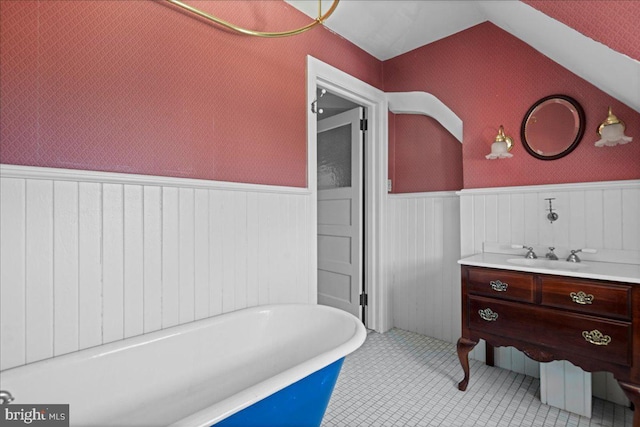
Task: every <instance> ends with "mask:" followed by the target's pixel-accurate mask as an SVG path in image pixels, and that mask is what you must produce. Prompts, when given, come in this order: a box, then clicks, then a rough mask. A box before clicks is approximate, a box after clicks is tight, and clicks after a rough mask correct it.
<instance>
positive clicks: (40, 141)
mask: <svg viewBox="0 0 640 427" xmlns="http://www.w3.org/2000/svg"><path fill="white" fill-rule="evenodd" d="M191 4H194V5H195V6H197V7H201V8H202V9H204V10H206V11H208V12H210V13H212V14H216V15H218V16H219V17H220V18H222V19H226V20H228V21H232V22H234V23H237V24H239V25H244V26H247V27H250V28H255V29H262V30H269V31H279V30H285V29H288V28H283V24H282V23H283V22H285V23H286V24H287V26H289V25H291V26H301V25H303V24H306V23H307V22H308V21H309V18H308V17H307V16H305V15H303V14H302V13H301V12H299V11H297V10H295V9H294V8H293V7H291V6H289V5H287V4H286V3H284V2H283V1H281V0H275V1H260V2H246V1H216V2H211V1H204V2H192V3H191ZM0 52H2V61H1V64H0V97H1V99H2V114H1V116H0V141H1V143H0V162H2V163H9V164H20V165H33V166H49V167H60V168H72V169H89V170H103V171H113V172H128V173H138V174H151V175H164V176H176V177H189V178H202V179H215V180H223V181H236V182H250V183H261V184H274V185H291V186H300V187H304V186H306V172H307V167H306V159H307V142H306V108H307V105H306V104H307V102H306V77H305V70H306V56H307V54H311V55H313V56H315V57H316V58H319V59H320V60H323V61H325V62H327V63H330V64H332V65H334V66H336V67H338V68H341V69H343V70H345V71H346V72H349V73H350V74H352V75H354V76H356V77H357V78H359V79H361V80H364V81H366V82H367V83H370V84H372V85H373V86H376V87H381V86H382V64H381V62H380V61H378V60H377V59H375V58H373V57H372V56H370V55H368V54H367V53H365V52H364V51H362V50H360V49H359V48H357V47H355V46H354V45H352V44H350V43H349V42H347V41H346V40H344V39H342V38H340V37H338V36H336V35H334V34H332V33H331V32H330V31H328V30H326V29H324V28H316V29H314V30H312V31H310V32H308V33H305V34H303V35H299V36H296V37H289V38H284V39H259V38H253V37H247V36H241V35H236V34H231V33H229V32H228V31H225V30H222V29H220V28H217V27H214V26H212V25H209V24H207V23H204V22H203V21H201V20H200V19H198V18H196V17H193V16H191V15H187V14H185V13H183V12H182V11H180V10H177V9H175V8H174V7H172V6H170V5H169V4H168V3H164V2H159V1H83V0H74V1H57V0H55V1H52V0H46V1H26V0H18V1H12V0H2V7H1V8H0Z"/></svg>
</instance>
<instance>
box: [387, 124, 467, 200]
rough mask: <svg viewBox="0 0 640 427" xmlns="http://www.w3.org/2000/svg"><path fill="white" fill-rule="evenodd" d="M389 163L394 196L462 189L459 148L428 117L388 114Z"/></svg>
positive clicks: (454, 140)
mask: <svg viewBox="0 0 640 427" xmlns="http://www.w3.org/2000/svg"><path fill="white" fill-rule="evenodd" d="M389 163H390V165H391V167H390V168H389V178H390V179H391V180H392V182H393V192H394V193H418V192H426V191H455V190H460V189H461V188H462V144H460V141H458V140H457V139H456V138H455V137H454V136H453V135H451V134H450V133H449V132H447V131H446V130H445V129H444V128H443V127H442V125H441V124H440V123H438V122H437V121H436V120H435V119H433V118H431V117H427V116H424V115H416V114H389Z"/></svg>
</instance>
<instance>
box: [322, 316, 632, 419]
mask: <svg viewBox="0 0 640 427" xmlns="http://www.w3.org/2000/svg"><path fill="white" fill-rule="evenodd" d="M463 376H464V375H463V373H462V368H461V367H460V363H459V361H458V357H457V355H456V351H455V345H454V344H451V343H447V342H443V341H439V340H436V339H434V338H429V337H425V336H423V335H419V334H415V333H412V332H407V331H402V330H399V329H392V330H391V331H389V332H387V333H386V334H377V333H370V334H369V335H368V337H367V340H366V342H365V343H364V344H363V346H362V347H361V348H360V349H358V350H357V351H356V352H355V353H353V354H351V355H349V356H348V357H347V358H346V360H345V362H344V365H343V367H342V372H341V373H340V377H339V378H338V382H337V384H336V387H335V390H334V392H333V395H332V397H331V402H330V403H329V407H328V408H327V412H326V414H325V417H324V420H323V424H322V425H323V427H342V426H344V427H359V426H368V427H376V426H416V427H417V426H420V427H422V426H442V427H456V426H460V427H463V426H464V427H467V426H483V427H484V426H487V427H489V426H494V427H502V426H505V427H506V426H535V427H540V426H544V427H547V426H549V427H551V426H553V427H560V426H563V427H564V426H567V427H587V426H589V427H595V426H603V427H604V426H607V427H608V426H611V427H631V425H632V419H633V411H631V409H629V408H624V407H622V406H620V405H615V404H613V403H609V402H605V401H603V400H600V399H594V401H593V417H592V418H591V419H589V418H585V417H581V416H578V415H575V414H571V413H569V412H566V411H562V410H560V409H556V408H553V407H551V406H547V405H543V404H542V403H540V399H539V395H540V390H539V389H540V381H539V380H538V379H536V378H532V377H528V376H526V375H522V374H516V373H514V372H510V371H506V370H504V369H500V368H493V367H489V366H486V365H485V364H484V363H482V362H478V361H475V360H471V380H470V382H469V387H468V388H467V391H466V392H461V391H458V388H457V383H458V381H460V380H461V379H462V377H463Z"/></svg>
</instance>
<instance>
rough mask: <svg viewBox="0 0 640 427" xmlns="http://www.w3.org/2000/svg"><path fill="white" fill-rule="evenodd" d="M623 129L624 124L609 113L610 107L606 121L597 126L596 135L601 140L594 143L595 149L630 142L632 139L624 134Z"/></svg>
mask: <svg viewBox="0 0 640 427" xmlns="http://www.w3.org/2000/svg"><path fill="white" fill-rule="evenodd" d="M625 129H626V127H625V125H624V122H623V121H622V120H620V119H619V118H617V117H616V116H615V115H614V114H613V113H612V112H611V107H609V115H608V117H607V119H606V120H605V121H604V122H602V123H600V126H598V135H600V136H601V137H602V139H600V140H599V141H596V147H604V146H605V145H606V146H609V147H613V146H614V145H618V144H626V143H627V142H631V140H632V139H633V138H631V137H630V136H626V135H625V134H624V130H625Z"/></svg>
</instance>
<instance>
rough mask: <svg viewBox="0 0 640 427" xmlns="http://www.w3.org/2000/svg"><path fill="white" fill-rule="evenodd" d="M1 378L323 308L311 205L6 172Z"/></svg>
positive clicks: (297, 199)
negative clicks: (158, 334) (40, 365)
mask: <svg viewBox="0 0 640 427" xmlns="http://www.w3.org/2000/svg"><path fill="white" fill-rule="evenodd" d="M0 186H1V188H0V209H1V211H0V215H1V216H0V237H1V239H0V245H1V247H0V249H1V252H0V270H1V273H0V274H1V276H0V369H2V370H4V369H8V368H11V367H15V366H19V365H23V364H26V363H30V362H35V361H37V360H42V359H46V358H49V357H53V356H58V355H61V354H65V353H70V352H73V351H77V350H81V349H84V348H87V347H92V346H96V345H101V344H104V343H107V342H111V341H116V340H121V339H124V338H127V337H131V336H136V335H141V334H143V333H148V332H152V331H155V330H159V329H163V328H167V327H170V326H174V325H178V324H182V323H187V322H192V321H194V320H197V319H203V318H206V317H210V316H215V315H218V314H221V313H225V312H229V311H233V310H237V309H240V308H244V307H250V306H255V305H259V304H271V303H289V302H298V303H315V302H316V298H317V296H316V293H315V288H313V286H314V282H313V276H312V274H315V272H311V265H312V263H311V260H310V256H311V250H310V247H311V239H312V236H313V234H312V233H313V228H312V227H311V224H312V221H311V218H312V215H311V211H310V209H311V192H310V191H309V190H307V189H300V188H294V187H274V186H264V185H252V184H237V183H225V182H215V181H204V180H194V179H181V178H166V177H153V176H142V175H127V174H116V173H105V172H91V171H80V170H65V169H50V168H36V167H24V166H12V165H0Z"/></svg>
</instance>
